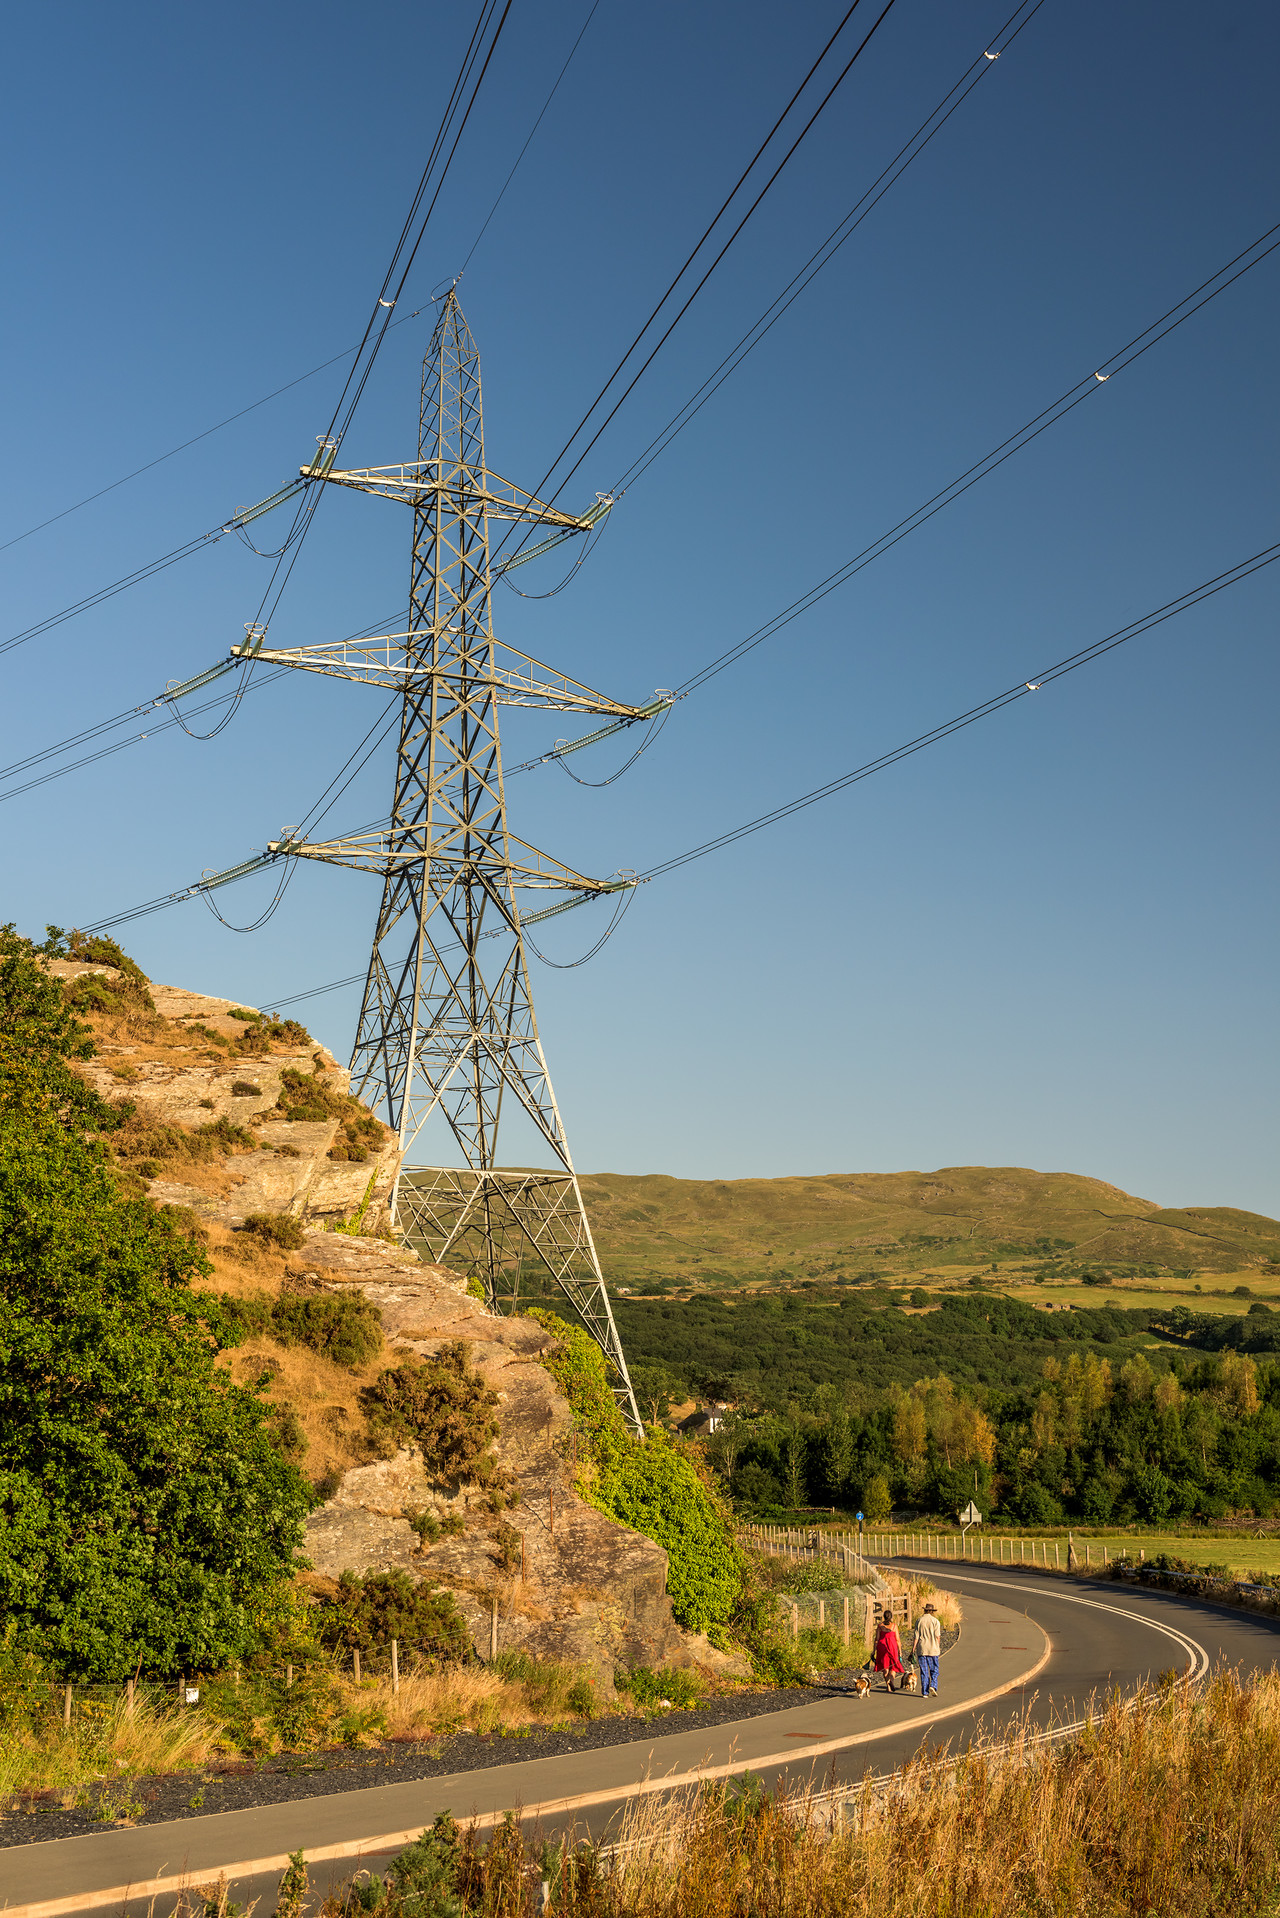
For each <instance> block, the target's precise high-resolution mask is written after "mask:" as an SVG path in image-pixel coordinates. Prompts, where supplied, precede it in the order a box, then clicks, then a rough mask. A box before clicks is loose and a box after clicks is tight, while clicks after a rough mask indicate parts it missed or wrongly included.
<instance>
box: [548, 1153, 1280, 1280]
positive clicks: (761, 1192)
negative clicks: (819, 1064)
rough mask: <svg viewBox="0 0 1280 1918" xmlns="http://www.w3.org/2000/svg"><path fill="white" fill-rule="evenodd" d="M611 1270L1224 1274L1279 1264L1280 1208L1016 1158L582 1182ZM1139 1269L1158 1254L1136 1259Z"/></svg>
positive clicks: (649, 1276) (680, 1276)
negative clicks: (1141, 1193) (807, 1174)
mask: <svg viewBox="0 0 1280 1918" xmlns="http://www.w3.org/2000/svg"><path fill="white" fill-rule="evenodd" d="M582 1187H583V1193H584V1196H585V1198H586V1201H587V1208H588V1212H589V1214H590V1217H591V1222H592V1228H593V1230H594V1232H595V1235H596V1241H597V1244H598V1245H599V1248H600V1253H601V1257H602V1259H603V1261H604V1263H605V1268H606V1273H607V1275H608V1277H609V1279H610V1282H611V1283H612V1284H614V1285H618V1286H624V1287H630V1288H631V1289H633V1290H636V1289H641V1288H644V1289H649V1288H650V1287H651V1286H652V1284H653V1282H655V1281H656V1282H658V1283H659V1284H665V1285H666V1286H668V1287H677V1288H688V1287H690V1286H693V1287H697V1288H699V1289H700V1288H702V1287H706V1286H719V1285H726V1284H727V1285H733V1286H741V1285H744V1284H745V1285H759V1284H769V1283H777V1282H780V1281H781V1282H787V1281H790V1282H793V1283H794V1282H796V1281H804V1280H821V1281H824V1282H826V1283H831V1282H833V1281H834V1282H839V1281H841V1280H844V1281H846V1282H848V1281H857V1280H859V1279H862V1280H866V1279H871V1278H882V1279H894V1278H899V1277H901V1278H905V1277H908V1276H910V1277H912V1278H913V1279H931V1280H946V1279H948V1278H953V1279H964V1278H967V1277H968V1276H969V1275H970V1274H971V1273H972V1272H973V1271H974V1270H975V1269H976V1268H983V1267H986V1268H990V1267H991V1265H992V1263H993V1261H994V1262H996V1263H997V1265H998V1266H999V1268H1000V1270H1001V1271H1002V1273H1006V1275H1007V1276H1009V1277H1012V1276H1014V1273H1015V1272H1016V1271H1017V1270H1018V1269H1019V1268H1021V1269H1023V1270H1025V1271H1026V1273H1027V1274H1028V1276H1030V1274H1031V1273H1033V1272H1034V1273H1037V1274H1039V1275H1040V1276H1041V1277H1042V1278H1049V1279H1051V1278H1054V1277H1061V1278H1062V1279H1067V1280H1069V1279H1071V1278H1073V1277H1074V1278H1078V1277H1079V1276H1080V1275H1081V1274H1082V1273H1086V1272H1087V1273H1097V1272H1099V1271H1102V1272H1106V1271H1108V1270H1111V1271H1113V1272H1114V1274H1115V1276H1117V1277H1126V1276H1129V1277H1134V1278H1137V1277H1156V1276H1157V1275H1159V1274H1162V1273H1183V1274H1187V1275H1189V1274H1191V1273H1193V1272H1204V1273H1226V1272H1240V1271H1244V1270H1250V1269H1253V1270H1259V1271H1261V1270H1263V1269H1264V1268H1265V1267H1266V1266H1267V1265H1272V1266H1275V1267H1276V1268H1277V1273H1278V1276H1280V1221H1277V1220H1275V1219H1269V1218H1265V1217H1263V1216H1262V1215H1260V1214H1257V1213H1252V1212H1240V1211H1236V1210H1234V1209H1233V1208H1231V1207H1227V1206H1217V1207H1214V1206H1188V1207H1183V1208H1179V1209H1173V1210H1168V1209H1165V1208H1162V1207H1160V1206H1158V1205H1155V1204H1153V1203H1152V1202H1151V1201H1150V1200H1148V1199H1140V1198H1135V1197H1133V1196H1132V1195H1131V1194H1130V1193H1128V1192H1122V1191H1121V1190H1120V1188H1119V1187H1118V1186H1113V1185H1106V1184H1104V1183H1103V1181H1102V1180H1100V1179H1089V1178H1084V1177H1082V1176H1080V1175H1077V1174H1074V1173H1065V1172H1034V1171H1029V1170H1027V1169H1025V1168H1023V1167H1018V1166H999V1167H988V1166H946V1167H943V1168H942V1169H941V1170H940V1171H937V1172H892V1173H834V1174H831V1175H829V1176H827V1177H821V1178H791V1179H734V1180H726V1179H718V1180H697V1179H674V1178H669V1177H667V1176H665V1175H662V1174H653V1175H650V1176H648V1177H643V1178H631V1177H627V1176H625V1175H623V1174H619V1173H597V1174H594V1175H592V1176H589V1177H586V1178H584V1179H583V1181H582ZM1139 1268H1149V1270H1147V1271H1145V1272H1140V1271H1139Z"/></svg>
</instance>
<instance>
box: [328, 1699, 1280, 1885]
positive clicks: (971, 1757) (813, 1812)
mask: <svg viewBox="0 0 1280 1918" xmlns="http://www.w3.org/2000/svg"><path fill="white" fill-rule="evenodd" d="M435 1856H436V1858H437V1863H438V1864H441V1865H443V1862H444V1853H443V1852H441V1851H440V1849H439V1846H438V1845H437V1848H436V1853H435ZM414 1869H415V1867H414V1866H413V1864H412V1863H409V1864H406V1867H405V1872H404V1876H405V1883H404V1885H403V1887H400V1888H397V1885H396V1883H395V1879H394V1871H395V1867H393V1878H392V1881H391V1883H390V1884H389V1885H380V1886H378V1888H377V1892H376V1895H375V1894H374V1883H373V1881H353V1883H352V1884H351V1885H350V1886H348V1887H345V1888H343V1889H342V1890H340V1891H339V1892H338V1893H337V1894H336V1895H334V1896H331V1898H330V1899H329V1900H328V1901H327V1902H326V1905H325V1914H324V1918H356V1914H357V1913H359V1912H362V1911H369V1910H372V1909H375V1908H376V1909H378V1910H379V1911H380V1912H384V1913H385V1914H386V1918H444V1913H445V1911H446V1909H447V1901H448V1900H449V1899H450V1898H456V1899H457V1900H459V1901H460V1902H461V1904H462V1906H463V1907H464V1908H465V1910H466V1911H467V1912H469V1913H473V1914H475V1915H476V1918H499V1915H500V1914H501V1918H524V1914H530V1918H532V1914H533V1913H534V1912H536V1911H538V1910H540V1909H541V1908H542V1906H543V1893H542V1886H543V1883H544V1881H545V1882H546V1884H547V1886H548V1888H549V1908H550V1910H551V1911H552V1912H553V1913H555V1914H557V1918H559V1915H560V1914H563V1918H844V1914H846V1913H853V1912H858V1913H860V1912H869V1913H874V1914H875V1918H1157V1915H1158V1918H1262V1914H1264V1913H1265V1914H1274V1913H1275V1912H1276V1911H1277V1909H1278V1908H1280V1677H1278V1676H1277V1675H1276V1674H1275V1673H1274V1672H1273V1673H1268V1674H1267V1675H1266V1676H1264V1677H1262V1678H1260V1679H1258V1680H1257V1681H1256V1682H1255V1683H1253V1684H1251V1685H1249V1686H1247V1687H1246V1686H1244V1685H1242V1683H1241V1682H1240V1680H1239V1678H1238V1677H1237V1676H1235V1675H1234V1674H1231V1673H1224V1674H1221V1675H1219V1676H1218V1677H1216V1678H1215V1679H1213V1680H1212V1681H1211V1682H1210V1683H1209V1684H1207V1685H1206V1686H1205V1687H1204V1688H1203V1689H1201V1690H1199V1691H1192V1690H1190V1689H1189V1688H1187V1687H1185V1686H1183V1685H1181V1684H1174V1683H1171V1684H1170V1685H1168V1686H1167V1687H1166V1688H1156V1689H1152V1690H1149V1691H1146V1692H1143V1693H1141V1694H1140V1695H1139V1696H1138V1697H1137V1698H1136V1699H1134V1700H1129V1701H1125V1700H1121V1699H1120V1698H1119V1697H1116V1698H1114V1699H1112V1700H1111V1701H1110V1702H1109V1703H1108V1704H1107V1705H1106V1706H1105V1707H1104V1708H1103V1709H1102V1711H1101V1713H1100V1716H1099V1718H1098V1719H1097V1721H1096V1722H1095V1723H1093V1724H1092V1725H1090V1726H1089V1727H1088V1728H1086V1729H1085V1730H1084V1731H1082V1732H1080V1733H1078V1734H1077V1735H1075V1736H1074V1737H1073V1738H1072V1739H1071V1740H1070V1742H1067V1743H1065V1744H1058V1745H1047V1744H1046V1743H1045V1742H1044V1741H1043V1736H1042V1734H1039V1733H1038V1732H1037V1731H1036V1729H1035V1728H1034V1727H1033V1726H1032V1725H1031V1724H1030V1722H1029V1720H1028V1721H1027V1722H1026V1723H1024V1724H1023V1725H1022V1726H1021V1727H1020V1728H1018V1729H1015V1731H1014V1732H1013V1734H1012V1735H1011V1736H1010V1737H1008V1738H1007V1739H1006V1740H1005V1741H1004V1742H1003V1743H1002V1744H1001V1746H1000V1747H999V1748H998V1749H996V1750H988V1751H975V1752H972V1753H970V1754H968V1755H961V1756H958V1757H956V1758H955V1759H954V1760H951V1761H949V1762H948V1761H943V1762H939V1759H938V1756H937V1755H936V1754H935V1756H934V1757H933V1758H932V1759H929V1760H921V1761H917V1762H916V1763H914V1764H912V1765H910V1766H908V1767H906V1768H905V1769H904V1770H902V1771H901V1772H898V1773H896V1774H895V1775H894V1777H893V1778H892V1780H890V1781H888V1782H887V1783H886V1782H881V1783H880V1784H876V1785H871V1784H869V1785H867V1786H865V1787H864V1788H863V1789H862V1791H861V1792H857V1791H854V1792H853V1794H852V1795H851V1796H843V1797H842V1798H841V1799H840V1800H839V1801H835V1800H833V1796H832V1794H821V1793H814V1794H810V1795H805V1796H798V1797H795V1798H791V1799H786V1798H774V1797H770V1796H769V1795H768V1794H767V1793H764V1792H763V1791H761V1790H760V1789H759V1787H758V1785H753V1784H752V1783H751V1781H750V1780H747V1781H745V1782H739V1784H738V1785H737V1787H736V1788H735V1787H734V1786H716V1787H714V1788H713V1787H706V1788H704V1789H702V1790H700V1791H693V1792H689V1793H686V1794H684V1795H677V1796H674V1797H670V1798H665V1799H659V1798H645V1799H641V1800H638V1801H637V1802H636V1803H635V1805H634V1806H633V1808H632V1810H631V1812H630V1814H629V1816H628V1818H627V1819H626V1821H625V1823H624V1827H623V1829H622V1831H621V1833H620V1842H619V1843H618V1844H617V1845H616V1847H613V1848H611V1850H610V1851H609V1852H607V1853H601V1852H599V1851H595V1850H593V1849H591V1848H589V1847H585V1846H583V1847H579V1848H577V1849H576V1850H573V1851H569V1850H560V1851H559V1852H555V1853H553V1852H551V1851H550V1850H549V1849H548V1848H547V1847H546V1846H545V1845H543V1844H541V1842H540V1840H539V1839H538V1837H537V1835H536V1834H535V1835H534V1836H532V1837H530V1836H527V1835H525V1834H524V1833H522V1831H521V1828H520V1827H519V1826H518V1825H517V1824H515V1823H514V1821H508V1822H507V1823H506V1824H504V1825H503V1826H501V1827H500V1828H499V1829H498V1831H497V1832H496V1833H495V1834H494V1836H493V1838H492V1839H491V1840H489V1841H488V1843H483V1844H482V1843H481V1841H480V1837H479V1834H478V1833H477V1832H476V1831H474V1830H472V1831H471V1832H469V1833H465V1834H462V1835H461V1840H460V1842H459V1843H458V1844H457V1845H455V1846H454V1847H453V1849H452V1850H451V1851H450V1852H449V1855H448V1882H447V1883H445V1882H439V1881H438V1882H437V1885H436V1895H435V1897H434V1898H433V1899H432V1900H427V1901H425V1902H424V1901H422V1899H421V1894H420V1893H418V1892H417V1891H416V1890H414V1888H413V1884H412V1879H413V1871H414ZM452 1909H453V1910H454V1911H455V1912H456V1911H457V1909H458V1906H457V1904H454V1905H453V1907H452Z"/></svg>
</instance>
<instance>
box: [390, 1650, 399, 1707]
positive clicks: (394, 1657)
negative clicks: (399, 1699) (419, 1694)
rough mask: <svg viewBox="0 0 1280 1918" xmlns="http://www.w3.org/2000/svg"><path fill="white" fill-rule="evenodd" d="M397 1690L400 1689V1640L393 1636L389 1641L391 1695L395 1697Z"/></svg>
mask: <svg viewBox="0 0 1280 1918" xmlns="http://www.w3.org/2000/svg"><path fill="white" fill-rule="evenodd" d="M399 1690H400V1641H399V1639H398V1638H393V1639H392V1641H391V1695H392V1697H393V1698H394V1697H395V1695H396V1693H397V1692H398V1691H399Z"/></svg>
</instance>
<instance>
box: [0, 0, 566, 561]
mask: <svg viewBox="0 0 1280 1918" xmlns="http://www.w3.org/2000/svg"><path fill="white" fill-rule="evenodd" d="M599 6H600V0H594V3H593V5H592V7H591V11H590V12H589V13H588V15H587V17H586V19H585V20H584V21H583V23H582V26H581V27H580V28H579V30H578V36H577V38H576V39H575V41H574V43H573V45H572V46H571V47H570V49H569V54H568V58H567V59H566V60H565V62H564V65H563V66H562V67H561V69H560V71H559V73H558V74H557V75H556V79H555V82H554V84H553V86H552V88H551V91H550V93H548V95H547V97H546V99H545V100H544V102H543V104H542V111H541V112H540V113H539V115H538V117H537V119H536V120H535V121H534V123H533V125H532V127H531V128H530V129H529V132H528V135H527V136H526V138H525V142H524V145H523V146H522V147H521V149H520V151H519V153H518V154H517V155H516V159H515V164H514V165H513V166H512V168H511V171H510V172H509V173H508V175H507V177H506V179H505V180H504V181H503V183H502V189H501V191H500V192H499V194H498V197H497V199H496V200H495V201H494V202H493V205H492V206H491V207H490V208H489V211H488V213H487V214H486V216H485V220H484V224H483V225H482V226H481V228H480V231H479V232H478V233H477V234H476V237H475V239H474V240H473V241H472V242H471V247H470V250H469V252H468V253H467V256H466V259H465V260H464V261H463V262H462V272H464V273H465V271H466V269H467V267H468V266H469V265H470V263H471V256H472V254H474V252H475V251H476V248H477V247H478V246H479V244H480V242H481V240H482V239H483V238H484V236H485V233H486V232H487V230H488V227H489V223H490V221H491V220H492V219H493V216H494V214H495V213H496V212H497V210H498V208H499V206H500V205H501V204H502V201H503V199H504V198H505V196H506V192H507V188H508V187H509V186H510V185H511V182H512V181H513V180H514V178H515V176H516V174H517V172H518V171H519V168H520V163H521V161H522V160H523V159H524V156H525V154H526V153H527V152H528V150H529V147H530V145H531V144H532V142H533V136H534V134H535V133H536V132H537V131H538V128H539V127H540V126H541V125H542V122H543V121H544V119H545V118H546V116H547V110H548V108H549V107H550V105H551V102H552V101H553V100H554V99H555V96H556V94H557V93H558V91H559V89H560V82H561V81H562V80H563V79H564V76H565V74H566V73H567V72H568V71H569V67H570V65H571V63H572V61H573V57H574V55H575V54H576V53H577V51H578V47H579V45H580V44H581V42H582V39H583V37H584V35H585V34H586V31H587V28H588V27H589V26H590V25H591V22H592V20H593V19H594V18H595V15H596V12H597V10H598V8H599ZM425 311H426V308H425V307H422V306H419V307H415V308H414V310H413V312H412V313H406V314H404V315H403V316H402V317H401V318H400V319H398V320H392V321H391V322H390V324H389V325H388V327H387V329H386V330H387V332H388V333H391V332H394V331H395V329H396V327H398V326H407V325H408V324H409V322H410V320H416V319H417V318H418V317H419V316H420V315H421V314H422V313H424V312H425ZM359 348H360V342H359V341H353V342H352V344H351V345H350V346H344V347H343V348H342V350H341V351H340V352H338V353H334V354H332V355H331V356H330V357H329V358H328V359H327V360H321V361H320V363H319V365H318V366H313V367H310V368H308V370H307V371H306V372H305V373H299V374H297V375H296V376H295V378H293V379H291V380H286V381H285V383H284V385H283V386H277V387H275V388H274V389H273V390H272V391H271V392H270V393H264V394H263V396H262V398H261V399H257V400H250V402H249V404H248V405H247V406H242V407H240V408H239V409H238V411H236V412H234V413H228V415H227V417H226V418H225V419H223V420H218V421H217V422H216V423H215V424H214V425H213V426H206V427H205V428H204V430H203V431H202V432H199V433H193V434H192V436H191V438H190V439H186V440H182V441H180V442H179V444H178V445H177V446H171V447H170V448H169V450H168V452H167V453H158V454H157V455H156V457H155V458H154V459H150V460H145V461H144V462H143V464H142V465H141V466H135V468H134V469H133V471H132V472H131V473H124V474H122V475H121V477H120V478H119V479H116V480H112V481H111V482H110V483H109V484H108V485H106V486H100V487H99V488H98V490H97V492H96V493H87V494H86V495H85V497H84V498H83V499H81V500H77V501H76V502H75V504H74V505H72V506H64V507H63V508H62V510H61V512H57V513H51V514H50V515H49V518H48V519H42V520H39V521H38V522H37V523H36V525H34V526H28V527H27V529H26V531H25V532H22V533H15V534H14V535H13V536H12V538H11V539H6V540H2V541H0V553H4V552H7V551H8V549H9V547H11V546H17V545H19V544H20V543H21V541H23V540H24V539H30V538H31V536H32V534H34V533H42V532H43V531H44V530H45V528H46V527H47V526H56V525H57V523H58V521H59V520H62V519H66V518H68V517H69V515H70V514H72V513H78V512H79V511H80V509H81V507H83V506H91V505H92V504H93V502H94V501H95V500H99V499H102V498H104V497H105V495H106V494H108V493H114V492H115V490H116V488H117V487H120V486H127V485H128V484H129V482H130V480H136V479H140V478H141V477H142V475H143V474H144V473H150V472H151V471H152V470H153V468H155V467H157V466H163V465H164V463H165V461H166V460H171V459H175V458H176V457H177V455H178V454H179V453H185V452H186V451H187V450H188V448H190V447H192V446H198V445H199V444H200V442H201V440H207V439H209V438H210V437H211V436H212V435H213V434H214V433H220V432H221V431H222V429H223V427H224V426H234V424H235V422H236V421H237V420H242V419H244V418H245V417H246V416H247V415H248V414H250V413H254V412H256V411H257V410H258V408H259V407H261V406H266V405H268V404H269V403H270V401H272V400H278V399H279V398H280V396H281V394H283V393H291V392H292V391H293V389H294V387H295V386H302V385H303V384H304V383H305V382H306V381H307V380H311V379H314V378H315V376H316V374H317V373H325V372H327V371H328V370H329V368H330V367H331V366H337V365H338V363H339V361H341V360H345V359H346V358H348V356H349V355H350V354H352V353H356V352H358V351H359Z"/></svg>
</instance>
